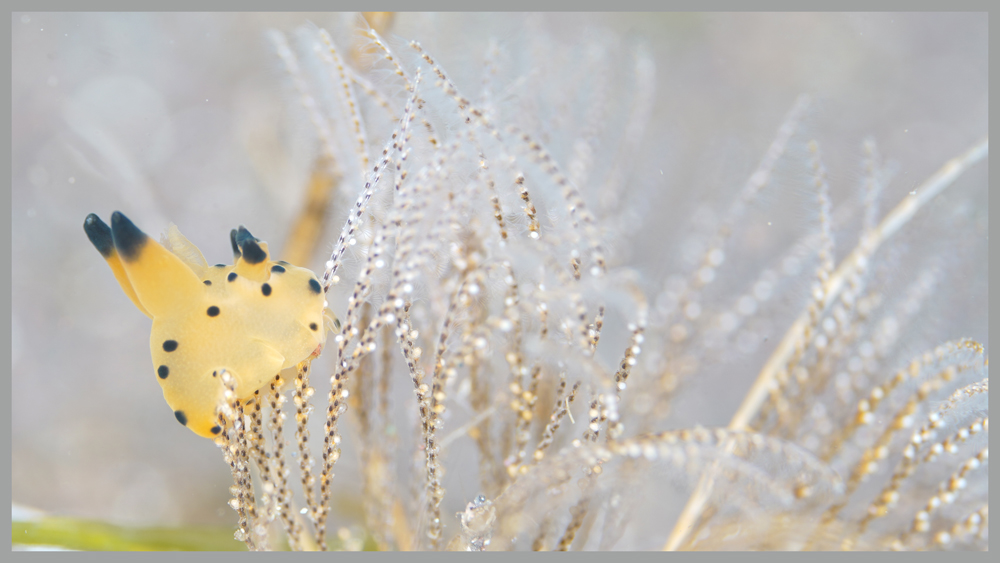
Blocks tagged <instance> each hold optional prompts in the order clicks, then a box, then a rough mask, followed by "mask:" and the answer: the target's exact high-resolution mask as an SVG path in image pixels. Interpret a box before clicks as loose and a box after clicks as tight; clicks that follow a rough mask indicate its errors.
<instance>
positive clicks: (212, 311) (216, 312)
mask: <svg viewBox="0 0 1000 563" xmlns="http://www.w3.org/2000/svg"><path fill="white" fill-rule="evenodd" d="M208 316H210V317H217V316H219V308H218V307H216V306H215V305H212V306H211V307H209V308H208Z"/></svg>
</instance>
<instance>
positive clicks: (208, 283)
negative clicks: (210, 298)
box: [201, 280, 212, 285]
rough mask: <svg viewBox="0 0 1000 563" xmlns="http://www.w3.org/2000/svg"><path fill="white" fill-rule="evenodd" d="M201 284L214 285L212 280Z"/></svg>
mask: <svg viewBox="0 0 1000 563" xmlns="http://www.w3.org/2000/svg"><path fill="white" fill-rule="evenodd" d="M201 283H203V284H205V285H212V280H205V281H203V282H201Z"/></svg>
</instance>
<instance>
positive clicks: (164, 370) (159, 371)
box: [156, 366, 170, 379]
mask: <svg viewBox="0 0 1000 563" xmlns="http://www.w3.org/2000/svg"><path fill="white" fill-rule="evenodd" d="M156 375H159V376H160V379H166V378H167V376H168V375H170V368H168V367H167V366H160V367H158V368H156Z"/></svg>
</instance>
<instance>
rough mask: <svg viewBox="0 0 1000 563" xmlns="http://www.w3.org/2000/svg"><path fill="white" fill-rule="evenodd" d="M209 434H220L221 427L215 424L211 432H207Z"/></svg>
mask: <svg viewBox="0 0 1000 563" xmlns="http://www.w3.org/2000/svg"><path fill="white" fill-rule="evenodd" d="M209 432H211V433H212V434H218V433H219V432H222V427H221V426H219V425H218V424H216V425H215V426H213V427H212V429H211V430H209Z"/></svg>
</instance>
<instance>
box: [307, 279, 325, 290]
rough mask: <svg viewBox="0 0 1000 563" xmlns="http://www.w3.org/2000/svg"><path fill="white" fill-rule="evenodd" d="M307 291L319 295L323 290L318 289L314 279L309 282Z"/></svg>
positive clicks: (318, 286)
mask: <svg viewBox="0 0 1000 563" xmlns="http://www.w3.org/2000/svg"><path fill="white" fill-rule="evenodd" d="M309 289H311V290H313V293H320V292H321V291H323V288H322V287H320V285H319V282H318V281H316V280H315V278H314V279H311V280H309Z"/></svg>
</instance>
